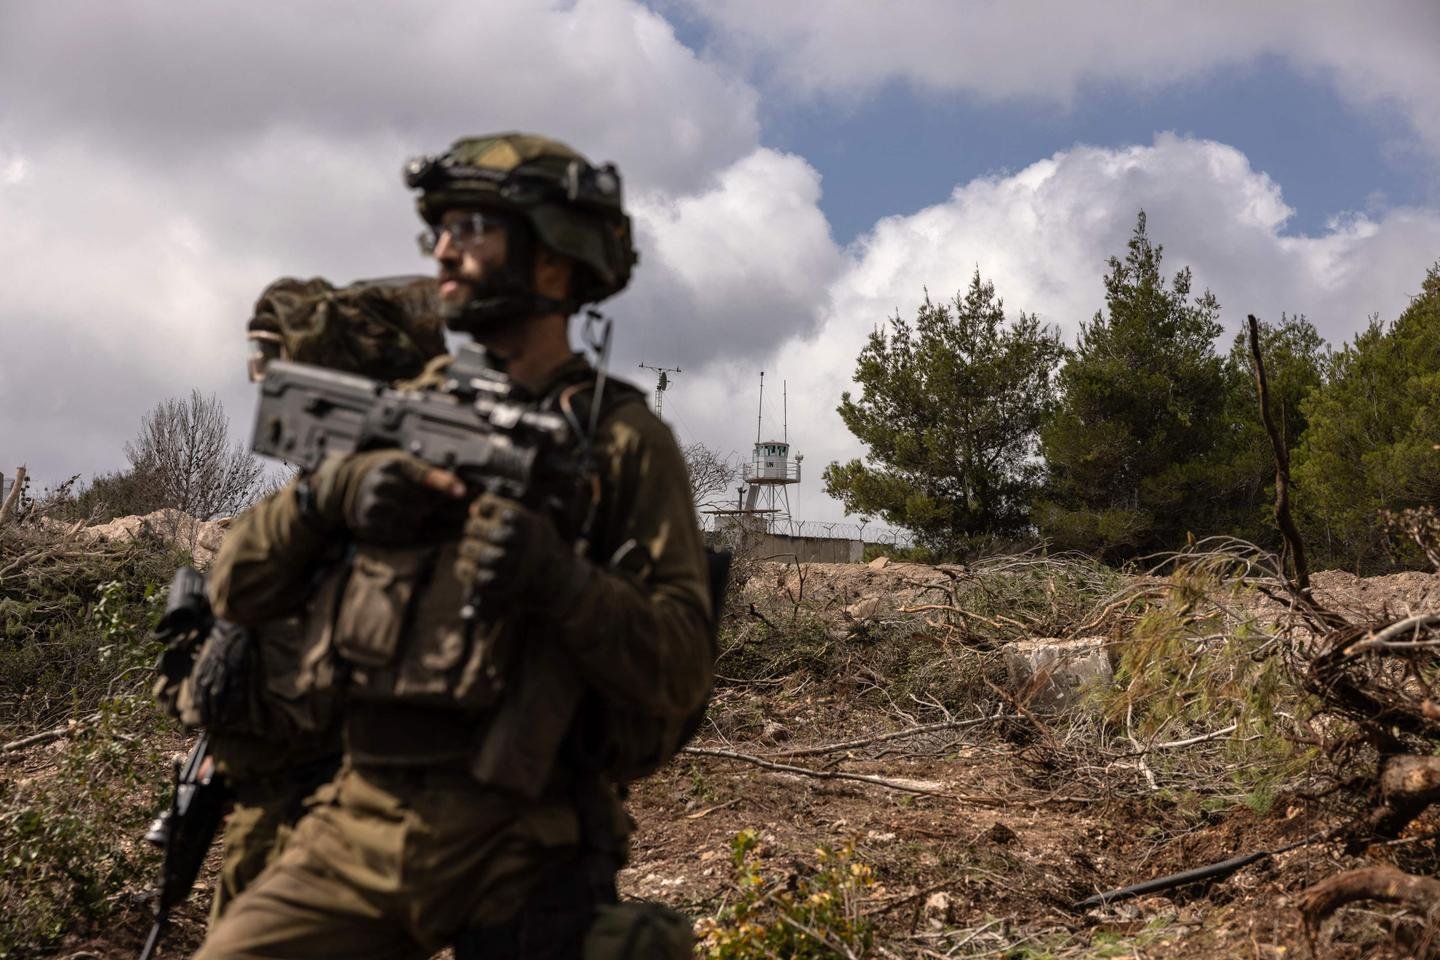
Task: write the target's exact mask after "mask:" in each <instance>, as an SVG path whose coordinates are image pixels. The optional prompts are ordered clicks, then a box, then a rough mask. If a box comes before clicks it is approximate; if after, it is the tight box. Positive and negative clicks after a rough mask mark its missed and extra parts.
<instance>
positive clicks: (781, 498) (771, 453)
mask: <svg viewBox="0 0 1440 960" xmlns="http://www.w3.org/2000/svg"><path fill="white" fill-rule="evenodd" d="M781 397H782V400H781V403H782V407H781V409H782V411H783V412H782V414H781V419H780V423H781V427H780V439H779V440H762V439H761V437H762V436H763V434H762V431H763V430H764V417H765V373H764V372H763V371H762V372H761V373H760V410H759V412H758V413H757V414H756V416H755V452H754V454H753V455H752V456H751V458H750V462H749V463H747V464H745V468H744V470H743V471H742V478H743V479H744V481H745V501H744V503H745V507H744V509H745V510H746V511H747V512H749V513H752V514H756V515H758V516H763V517H764V519H765V527H766V529H768V530H770V531H771V532H775V528H776V527H777V526H786V525H788V524H789V522H790V487H791V485H792V484H796V483H799V482H800V465H801V463H802V462H803V461H804V459H805V456H804V454H796V455H795V458H794V459H793V460H792V459H791V458H790V424H789V409H788V407H789V396H788V390H787V388H785V387H784V386H782V387H781Z"/></svg>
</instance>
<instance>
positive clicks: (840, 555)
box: [705, 532, 865, 563]
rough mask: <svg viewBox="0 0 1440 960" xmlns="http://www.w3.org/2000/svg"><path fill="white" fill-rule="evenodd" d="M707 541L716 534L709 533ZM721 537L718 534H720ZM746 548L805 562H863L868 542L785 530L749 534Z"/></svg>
mask: <svg viewBox="0 0 1440 960" xmlns="http://www.w3.org/2000/svg"><path fill="white" fill-rule="evenodd" d="M705 538H706V540H707V541H709V540H711V539H712V538H716V535H715V534H713V533H707V534H706V535H705ZM717 539H718V538H717ZM745 539H746V543H745V545H744V550H745V552H746V553H747V554H748V555H750V556H753V557H774V558H775V559H777V560H781V559H783V560H790V559H798V560H799V561H800V562H801V563H859V562H860V558H861V556H862V555H863V554H864V552H865V544H864V543H862V542H861V541H859V540H849V539H845V538H841V537H791V536H787V535H785V534H781V533H757V532H747V533H746V534H745Z"/></svg>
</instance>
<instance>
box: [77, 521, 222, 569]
mask: <svg viewBox="0 0 1440 960" xmlns="http://www.w3.org/2000/svg"><path fill="white" fill-rule="evenodd" d="M229 525H230V518H229V517H225V518H223V519H220V520H196V519H195V518H194V517H192V516H190V515H189V514H186V513H182V512H180V511H179V510H171V509H165V510H156V511H155V512H154V513H149V514H146V515H145V516H143V517H142V516H131V517H118V518H117V519H115V520H111V521H110V522H109V523H98V524H96V525H95V526H93V527H84V528H82V529H81V530H80V531H79V534H80V536H82V537H89V538H91V539H96V540H108V541H121V542H123V541H127V540H140V539H157V540H164V541H166V542H168V543H173V544H174V545H175V546H177V547H179V548H180V549H182V550H188V551H190V555H191V557H192V559H194V561H195V564H196V565H197V566H201V567H203V566H205V565H207V564H209V562H210V560H211V558H212V557H214V555H215V551H217V550H219V549H220V541H221V540H223V539H224V537H225V529H226V528H227V527H228V526H229Z"/></svg>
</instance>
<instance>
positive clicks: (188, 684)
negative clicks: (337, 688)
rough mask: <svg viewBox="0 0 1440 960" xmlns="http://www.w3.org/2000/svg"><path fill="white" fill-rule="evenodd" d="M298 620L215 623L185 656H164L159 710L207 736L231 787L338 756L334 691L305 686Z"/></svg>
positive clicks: (157, 694)
mask: <svg viewBox="0 0 1440 960" xmlns="http://www.w3.org/2000/svg"><path fill="white" fill-rule="evenodd" d="M300 624H301V621H300V618H298V617H286V618H282V619H279V620H274V621H271V622H270V623H266V624H263V625H261V626H259V627H254V628H245V627H241V626H238V625H236V624H233V623H229V622H227V621H223V620H221V621H216V622H215V624H214V626H212V627H211V628H210V630H209V632H208V634H206V636H205V637H204V638H203V639H202V640H201V641H200V642H199V643H198V644H197V646H196V647H195V648H193V649H192V650H191V651H190V656H182V657H179V658H178V659H177V658H173V657H168V656H167V657H166V658H164V659H162V663H161V674H160V676H159V677H158V678H157V679H156V682H155V687H154V693H155V697H156V699H157V700H158V701H159V703H160V706H161V709H162V710H164V711H165V712H166V713H168V714H169V715H170V716H172V717H174V718H175V719H177V720H179V721H180V722H181V723H182V724H184V725H185V726H187V727H191V728H204V729H205V730H206V731H207V732H208V733H209V735H210V753H211V756H213V757H214V759H215V763H216V766H217V768H218V769H219V772H220V773H222V774H224V775H225V776H226V777H228V778H229V779H230V780H231V782H232V783H233V784H245V783H248V782H252V781H256V780H262V779H266V778H271V777H277V776H282V775H285V774H287V773H289V772H290V771H292V770H294V769H295V768H297V767H301V766H304V765H305V764H308V763H311V762H314V761H317V760H321V759H323V758H326V757H330V756H335V755H337V754H338V753H339V751H340V729H339V704H338V702H337V699H336V696H335V694H334V692H333V691H328V692H327V691H320V692H318V693H316V692H312V690H311V689H310V688H309V686H308V685H307V684H305V683H304V682H303V681H302V676H301V670H300V668H299V659H298V654H299V652H300V650H301V647H302V644H303V642H304V632H303V630H302V628H301V625H300Z"/></svg>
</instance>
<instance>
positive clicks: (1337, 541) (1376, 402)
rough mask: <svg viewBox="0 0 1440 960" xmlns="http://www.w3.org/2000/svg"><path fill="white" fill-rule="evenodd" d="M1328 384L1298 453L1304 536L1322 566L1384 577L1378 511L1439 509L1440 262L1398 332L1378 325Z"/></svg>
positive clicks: (1331, 372) (1339, 360)
mask: <svg viewBox="0 0 1440 960" xmlns="http://www.w3.org/2000/svg"><path fill="white" fill-rule="evenodd" d="M1325 379H1326V382H1325V384H1324V385H1323V386H1322V387H1321V388H1320V389H1318V390H1316V391H1315V392H1314V393H1313V394H1311V396H1310V399H1309V400H1308V401H1307V402H1306V404H1305V406H1304V411H1305V415H1306V416H1307V417H1308V419H1309V426H1308V428H1307V429H1306V431H1305V435H1304V437H1303V438H1302V440H1301V443H1300V448H1299V449H1298V450H1297V451H1296V454H1295V466H1294V470H1293V475H1294V478H1295V501H1296V506H1297V509H1298V512H1299V513H1300V516H1301V522H1302V532H1304V533H1305V534H1306V536H1307V540H1308V541H1309V543H1310V545H1311V547H1312V549H1314V550H1315V551H1316V552H1317V553H1318V554H1319V555H1320V558H1321V560H1322V561H1327V560H1328V561H1329V562H1331V563H1340V564H1343V565H1344V566H1346V567H1348V568H1350V569H1352V570H1355V571H1356V572H1368V571H1374V570H1379V569H1383V568H1385V567H1387V566H1389V565H1390V562H1391V557H1390V554H1389V549H1388V544H1387V542H1386V537H1385V530H1384V522H1383V520H1382V518H1381V516H1380V512H1381V511H1382V510H1399V509H1403V508H1405V507H1416V506H1435V505H1436V504H1437V503H1440V454H1437V453H1436V451H1435V449H1434V447H1435V444H1436V443H1437V442H1440V262H1437V263H1436V264H1435V265H1434V266H1432V267H1431V268H1430V270H1429V271H1428V273H1427V274H1426V276H1425V280H1424V282H1423V284H1422V286H1421V292H1420V295H1419V296H1417V297H1416V298H1415V299H1414V300H1412V301H1411V303H1410V305H1409V306H1408V307H1406V308H1405V310H1404V312H1402V313H1401V314H1400V316H1399V317H1398V318H1396V320H1395V321H1394V323H1392V324H1390V325H1389V326H1388V328H1387V327H1386V326H1385V325H1384V324H1382V323H1381V322H1380V320H1379V318H1378V317H1372V318H1371V321H1370V324H1369V326H1368V327H1367V328H1366V329H1365V330H1363V331H1361V332H1360V333H1359V334H1357V335H1356V337H1355V339H1354V340H1353V341H1352V342H1351V343H1348V344H1346V345H1345V346H1344V348H1343V349H1341V350H1339V351H1337V352H1335V353H1333V354H1332V355H1331V356H1330V358H1329V363H1328V367H1327V370H1326V378H1325Z"/></svg>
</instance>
